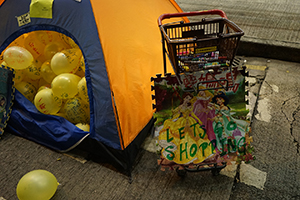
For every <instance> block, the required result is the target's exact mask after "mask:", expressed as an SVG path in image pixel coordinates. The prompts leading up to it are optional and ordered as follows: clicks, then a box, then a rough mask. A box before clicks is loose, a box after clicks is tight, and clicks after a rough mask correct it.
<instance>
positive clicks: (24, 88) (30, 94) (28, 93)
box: [15, 81, 36, 102]
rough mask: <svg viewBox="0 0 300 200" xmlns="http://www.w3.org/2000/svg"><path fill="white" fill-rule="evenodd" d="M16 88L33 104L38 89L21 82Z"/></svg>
mask: <svg viewBox="0 0 300 200" xmlns="http://www.w3.org/2000/svg"><path fill="white" fill-rule="evenodd" d="M15 88H16V89H17V90H18V91H19V92H20V93H22V94H23V96H24V97H26V99H28V100H29V101H31V102H32V101H33V99H34V96H35V94H36V88H35V87H34V86H33V85H32V84H31V83H28V82H24V81H21V82H20V83H17V84H16V85H15Z"/></svg>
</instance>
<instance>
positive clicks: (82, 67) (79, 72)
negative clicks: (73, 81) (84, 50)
mask: <svg viewBox="0 0 300 200" xmlns="http://www.w3.org/2000/svg"><path fill="white" fill-rule="evenodd" d="M76 75H78V76H80V77H84V76H85V62H84V57H83V56H81V59H80V65H79V67H78V70H77V72H76Z"/></svg>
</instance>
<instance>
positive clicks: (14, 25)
mask: <svg viewBox="0 0 300 200" xmlns="http://www.w3.org/2000/svg"><path fill="white" fill-rule="evenodd" d="M0 4H1V5H0V19H1V20H0V29H1V32H0V53H1V55H2V54H3V52H4V50H5V49H6V48H7V47H8V46H9V45H10V44H12V43H13V41H14V40H15V39H16V38H18V37H20V36H22V35H23V34H28V33H31V32H34V31H55V32H58V33H61V34H64V35H66V36H67V37H69V38H71V39H72V40H74V42H75V43H76V44H77V45H78V46H79V48H80V49H81V51H82V55H83V57H84V62H85V67H86V70H85V77H86V82H87V88H88V96H89V99H90V102H89V103H90V104H89V105H90V131H89V132H86V131H83V130H81V129H79V128H78V127H76V126H75V125H74V124H72V123H71V122H69V121H68V120H66V119H64V118H62V117H59V116H55V115H45V114H42V113H40V112H39V111H38V110H37V109H36V108H35V106H34V104H33V103H32V102H30V101H28V100H27V99H26V98H25V97H24V96H23V95H22V94H21V93H20V91H18V90H16V91H15V98H14V102H13V107H12V112H11V115H10V119H9V121H8V126H7V128H6V129H7V131H8V132H11V133H14V134H16V135H19V136H21V137H24V138H27V139H29V140H32V141H34V142H36V143H39V144H42V145H44V146H46V147H49V148H51V149H53V150H57V151H61V152H66V151H68V150H70V149H72V148H74V147H75V146H77V145H82V146H84V148H86V150H88V151H89V152H91V153H92V154H95V155H103V156H104V157H107V158H108V159H109V160H110V161H111V162H112V163H113V164H115V165H116V166H119V167H121V168H122V169H125V170H126V171H129V172H130V170H131V168H132V165H133V163H134V161H135V159H136V156H137V153H138V151H139V148H140V145H141V144H142V142H143V141H144V139H145V138H146V136H147V134H148V133H149V132H150V130H151V128H152V127H153V122H154V120H153V108H152V103H153V100H152V98H151V95H152V91H151V81H150V79H151V77H153V76H155V75H156V74H159V73H163V59H162V48H161V33H160V30H159V28H158V25H157V19H158V17H159V16H160V15H161V14H164V13H176V12H181V9H180V8H179V6H178V5H177V4H176V2H175V1H174V0H143V1H136V0H125V1H118V0H116V1H103V0H54V1H53V0H52V1H50V0H46V1H45V0H44V1H39V0H22V1H18V0H4V1H3V0H2V1H0ZM83 144H85V145H83Z"/></svg>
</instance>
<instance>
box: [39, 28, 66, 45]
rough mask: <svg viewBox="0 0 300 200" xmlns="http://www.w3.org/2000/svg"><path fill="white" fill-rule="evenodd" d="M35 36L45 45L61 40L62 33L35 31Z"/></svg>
mask: <svg viewBox="0 0 300 200" xmlns="http://www.w3.org/2000/svg"><path fill="white" fill-rule="evenodd" d="M34 34H35V37H36V39H37V40H38V41H39V42H41V43H42V44H44V45H47V44H49V43H51V42H55V41H60V40H61V39H60V36H59V34H60V33H58V32H55V31H34Z"/></svg>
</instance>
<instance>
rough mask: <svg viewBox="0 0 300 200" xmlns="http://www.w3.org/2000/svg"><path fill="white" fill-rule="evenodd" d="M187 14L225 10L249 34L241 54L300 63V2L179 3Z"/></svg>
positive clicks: (232, 0)
mask: <svg viewBox="0 0 300 200" xmlns="http://www.w3.org/2000/svg"><path fill="white" fill-rule="evenodd" d="M176 2H177V3H178V4H179V5H180V7H181V8H182V9H183V11H185V12H188V11H198V10H199V11H200V10H210V9H221V10H223V11H224V12H225V13H226V14H227V17H228V19H229V20H231V21H233V22H234V23H236V24H237V25H238V26H239V27H240V28H242V30H244V32H245V35H244V36H243V38H242V41H241V44H240V48H239V53H240V54H241V55H248V56H259V57H265V58H273V59H280V60H289V61H296V62H299V61H300V56H299V55H300V51H299V49H300V48H299V46H300V21H299V20H298V19H299V18H300V2H299V1H294V0H251V1H244V0H226V1H223V0H210V1H206V0H176ZM192 20H198V18H192Z"/></svg>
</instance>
